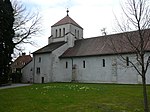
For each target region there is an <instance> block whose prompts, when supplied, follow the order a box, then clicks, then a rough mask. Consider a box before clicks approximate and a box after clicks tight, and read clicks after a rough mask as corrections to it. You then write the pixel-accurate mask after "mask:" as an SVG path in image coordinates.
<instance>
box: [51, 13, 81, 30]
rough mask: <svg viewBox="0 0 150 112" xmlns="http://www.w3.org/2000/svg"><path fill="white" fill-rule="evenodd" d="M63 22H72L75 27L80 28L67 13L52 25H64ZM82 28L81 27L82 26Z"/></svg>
mask: <svg viewBox="0 0 150 112" xmlns="http://www.w3.org/2000/svg"><path fill="white" fill-rule="evenodd" d="M64 24H73V25H75V26H77V27H80V28H82V27H81V26H80V25H79V24H77V23H76V22H75V21H74V20H73V19H72V18H71V17H69V15H67V16H65V17H64V18H63V19H61V20H60V21H58V22H57V23H55V24H54V25H52V27H55V26H59V25H64ZM82 29H83V28H82Z"/></svg>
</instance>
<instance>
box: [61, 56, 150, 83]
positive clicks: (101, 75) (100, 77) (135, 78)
mask: <svg viewBox="0 0 150 112" xmlns="http://www.w3.org/2000/svg"><path fill="white" fill-rule="evenodd" d="M126 56H128V57H129V59H130V60H133V61H134V60H135V57H134V55H124V57H125V58H126ZM103 59H105V67H103ZM83 61H85V68H84V67H83ZM66 62H68V68H67V69H66V68H65V67H66V65H65V64H66ZM72 66H73V67H72ZM72 68H76V69H72ZM60 70H61V74H63V76H65V77H66V79H68V80H69V81H72V80H74V79H75V81H77V82H89V83H122V84H139V83H142V80H141V76H139V74H138V73H137V71H136V70H135V69H134V68H133V66H131V64H129V66H127V65H126V61H125V60H124V61H123V60H122V59H121V58H120V57H117V56H94V57H80V58H72V59H67V58H66V59H61V69H60ZM149 74H150V67H149V69H148V72H147V74H146V75H147V83H149V84H150V75H149Z"/></svg>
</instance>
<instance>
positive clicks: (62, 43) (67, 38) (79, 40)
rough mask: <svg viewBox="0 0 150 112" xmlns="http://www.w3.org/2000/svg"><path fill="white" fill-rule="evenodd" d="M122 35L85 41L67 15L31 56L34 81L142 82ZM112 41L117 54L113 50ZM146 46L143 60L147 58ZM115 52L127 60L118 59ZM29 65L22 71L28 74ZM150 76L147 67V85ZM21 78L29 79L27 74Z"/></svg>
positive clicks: (148, 54)
mask: <svg viewBox="0 0 150 112" xmlns="http://www.w3.org/2000/svg"><path fill="white" fill-rule="evenodd" d="M148 32H149V30H148ZM128 33H129V34H132V33H136V32H128ZM123 34H124V33H120V34H113V35H106V36H99V37H93V38H87V39H84V38H83V28H82V27H81V26H80V25H78V24H77V23H76V22H75V21H74V20H73V19H72V18H70V17H69V15H68V13H67V16H66V17H64V18H63V19H61V20H60V21H58V22H57V23H55V24H54V25H53V26H52V27H51V36H50V37H49V39H48V42H49V43H48V45H46V46H45V47H43V48H41V49H39V50H37V51H35V52H34V53H33V61H32V62H31V63H32V64H31V65H32V67H33V69H32V71H33V82H34V83H47V82H72V81H74V82H88V83H123V84H138V83H141V82H142V80H141V77H140V76H139V75H138V73H137V72H136V71H135V70H134V68H133V67H132V66H131V65H130V64H129V60H135V58H136V57H135V54H134V52H133V51H132V50H131V49H130V48H129V45H127V44H126V43H120V41H119V40H120V39H123ZM112 41H113V42H114V45H115V46H116V48H117V50H118V51H119V52H115V50H113V49H112V43H111V42H112ZM148 46H149V47H147V57H146V58H148V57H149V56H150V52H149V51H150V44H148ZM118 53H120V54H122V55H123V57H124V58H126V60H123V61H122V60H121V59H119V57H118V55H117V54H118ZM31 65H30V64H28V65H26V66H25V67H24V68H26V70H28V71H29V70H30V69H31ZM29 66H30V67H29ZM24 73H25V72H24ZM149 74H150V68H148V71H147V83H149V84H150V75H149ZM23 75H24V76H28V72H27V73H26V74H23Z"/></svg>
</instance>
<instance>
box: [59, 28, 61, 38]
mask: <svg viewBox="0 0 150 112" xmlns="http://www.w3.org/2000/svg"><path fill="white" fill-rule="evenodd" d="M59 36H60V37H61V29H59Z"/></svg>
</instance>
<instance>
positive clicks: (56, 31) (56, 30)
mask: <svg viewBox="0 0 150 112" xmlns="http://www.w3.org/2000/svg"><path fill="white" fill-rule="evenodd" d="M55 33H56V37H57V29H56V32H55Z"/></svg>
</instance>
